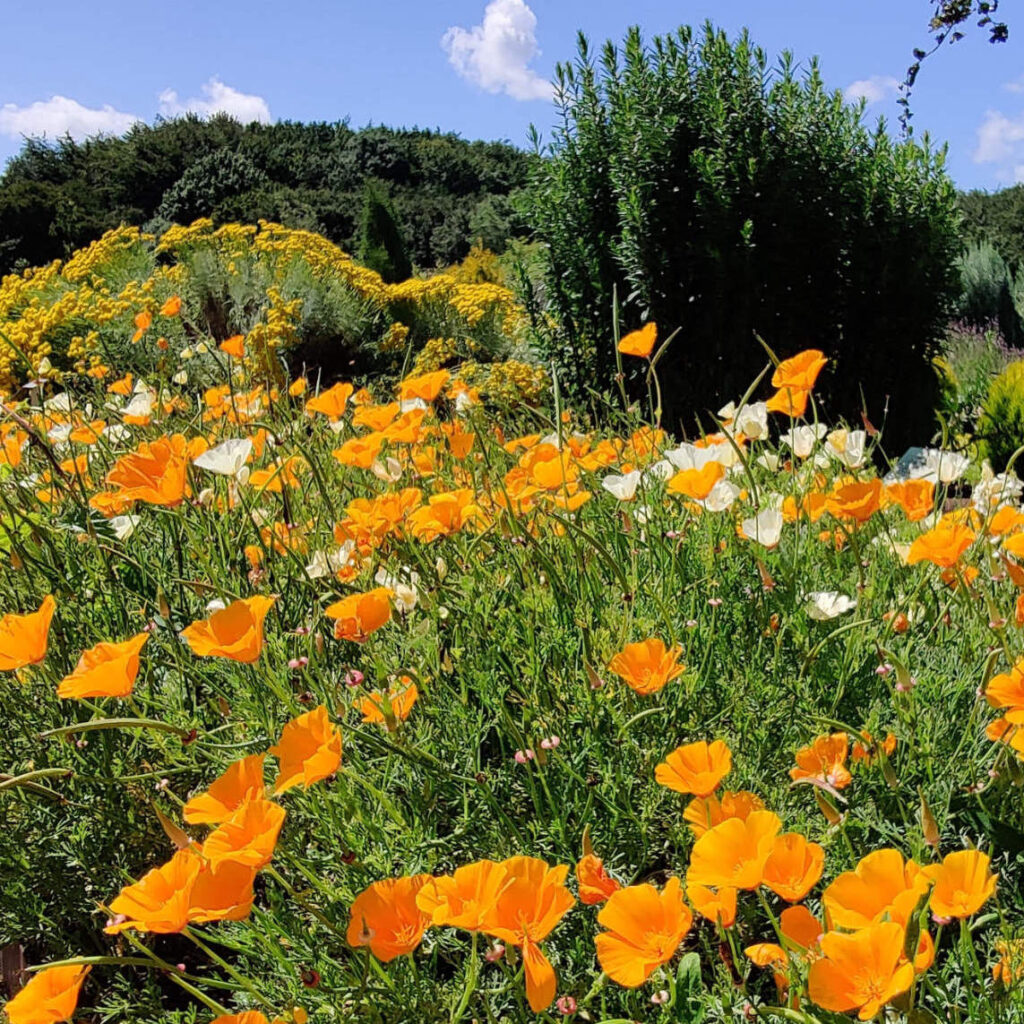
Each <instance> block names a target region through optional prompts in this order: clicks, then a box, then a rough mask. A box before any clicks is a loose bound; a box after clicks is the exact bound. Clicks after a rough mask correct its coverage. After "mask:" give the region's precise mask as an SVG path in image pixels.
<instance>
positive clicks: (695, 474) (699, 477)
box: [666, 462, 725, 501]
mask: <svg viewBox="0 0 1024 1024" xmlns="http://www.w3.org/2000/svg"><path fill="white" fill-rule="evenodd" d="M724 475H725V467H724V466H723V465H722V464H721V463H720V462H707V463H705V464H704V466H702V467H701V468H700V469H681V470H680V471H679V472H678V473H676V474H675V476H673V477H671V478H670V479H669V482H668V484H667V485H666V487H667V489H668V491H669V493H670V494H682V495H683V496H684V497H686V498H692V499H693V500H694V501H703V500H704V499H705V498H706V497H707V496H708V495H709V494H710V493H711V492H712V490H714V486H715V484H717V483H718V481H719V480H721V479H722V477H723V476H724Z"/></svg>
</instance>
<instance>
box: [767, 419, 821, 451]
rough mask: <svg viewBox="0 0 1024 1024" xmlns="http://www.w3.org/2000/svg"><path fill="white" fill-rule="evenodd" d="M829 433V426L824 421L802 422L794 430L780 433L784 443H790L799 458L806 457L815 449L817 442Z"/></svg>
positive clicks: (780, 438)
mask: <svg viewBox="0 0 1024 1024" xmlns="http://www.w3.org/2000/svg"><path fill="white" fill-rule="evenodd" d="M827 433H828V427H826V426H825V425H824V424H823V423H815V424H813V425H811V424H801V425H800V426H799V427H794V428H793V429H792V430H787V431H786V432H785V433H784V434H780V435H779V440H780V441H782V443H783V444H788V445H789V447H790V448H792V449H793V454H794V455H795V456H796V457H797V458H799V459H806V458H807V456H808V455H810V454H811V452H812V451H813V450H814V446H815V444H817V442H818V441H820V440H821V439H822V438H823V437H824V436H825V435H826V434H827Z"/></svg>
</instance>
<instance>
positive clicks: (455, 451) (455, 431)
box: [441, 421, 476, 462]
mask: <svg viewBox="0 0 1024 1024" xmlns="http://www.w3.org/2000/svg"><path fill="white" fill-rule="evenodd" d="M441 432H442V433H443V434H444V435H445V437H446V438H447V439H448V450H449V451H450V452H451V453H452V458H453V459H458V460H459V462H461V461H462V460H463V459H464V458H465V457H466V456H467V455H469V453H470V452H471V451H472V450H473V444H474V442H475V441H476V434H474V433H473V432H472V431H471V430H464V429H463V427H462V423H461V422H459V421H456V422H455V423H442V424H441Z"/></svg>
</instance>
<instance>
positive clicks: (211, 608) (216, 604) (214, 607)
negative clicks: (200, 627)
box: [206, 597, 227, 615]
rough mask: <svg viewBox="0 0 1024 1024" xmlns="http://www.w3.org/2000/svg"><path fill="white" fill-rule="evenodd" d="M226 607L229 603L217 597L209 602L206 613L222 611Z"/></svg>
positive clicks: (211, 613)
mask: <svg viewBox="0 0 1024 1024" xmlns="http://www.w3.org/2000/svg"><path fill="white" fill-rule="evenodd" d="M225 608H227V605H226V604H225V603H224V602H223V601H222V600H221V599H220V598H219V597H215V598H214V599H213V600H212V601H209V602H208V603H207V605H206V614H207V615H213V613H214V612H222V611H224V609H225Z"/></svg>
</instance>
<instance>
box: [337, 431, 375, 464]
mask: <svg viewBox="0 0 1024 1024" xmlns="http://www.w3.org/2000/svg"><path fill="white" fill-rule="evenodd" d="M383 447H384V435H383V434H381V433H379V432H378V433H373V434H364V435H363V436H362V437H350V438H349V439H348V440H347V441H346V442H345V443H344V444H343V445H342V446H341V447H340V448H335V449H334V451H332V452H331V454H332V455H333V456H334V457H335V458H336V459H337V460H338V461H339V462H340V463H341V464H342V465H343V466H352V467H353V468H354V469H369V468H370V467H371V466H372V465H373V463H374V460H375V459H376V458H377V456H378V455H380V450H381V448H383Z"/></svg>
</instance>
